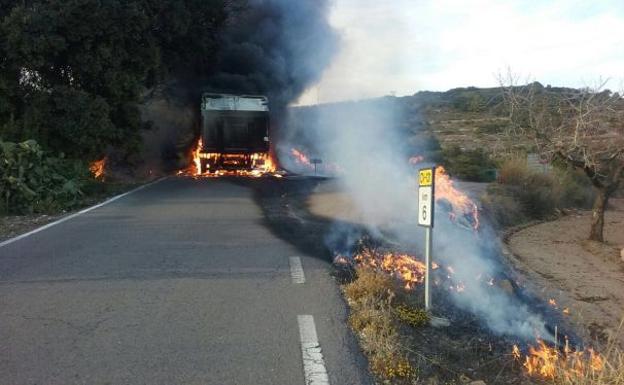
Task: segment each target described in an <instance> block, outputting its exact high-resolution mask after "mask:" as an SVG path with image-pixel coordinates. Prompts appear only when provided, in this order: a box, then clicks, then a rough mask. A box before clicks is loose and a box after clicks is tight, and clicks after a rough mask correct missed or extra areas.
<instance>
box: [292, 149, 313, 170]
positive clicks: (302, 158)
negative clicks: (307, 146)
mask: <svg viewBox="0 0 624 385" xmlns="http://www.w3.org/2000/svg"><path fill="white" fill-rule="evenodd" d="M290 154H291V155H292V156H293V158H295V162H297V163H299V164H301V165H304V166H308V167H312V163H310V159H309V158H308V157H307V156H306V155H305V154H304V153H303V152H301V151H299V150H297V149H296V148H293V149H291V150H290Z"/></svg>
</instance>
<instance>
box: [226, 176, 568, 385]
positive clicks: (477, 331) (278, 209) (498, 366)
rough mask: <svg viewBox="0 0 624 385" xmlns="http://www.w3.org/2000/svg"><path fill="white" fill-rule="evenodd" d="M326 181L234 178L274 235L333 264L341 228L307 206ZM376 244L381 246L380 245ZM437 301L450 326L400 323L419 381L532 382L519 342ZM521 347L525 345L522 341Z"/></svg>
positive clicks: (544, 309) (345, 270)
mask: <svg viewBox="0 0 624 385" xmlns="http://www.w3.org/2000/svg"><path fill="white" fill-rule="evenodd" d="M323 182H324V179H321V178H305V177H291V178H289V177H286V178H283V179H272V178H262V179H256V180H253V181H249V180H247V181H245V180H238V181H235V182H234V183H241V184H245V185H246V186H248V187H252V188H253V190H254V197H255V200H256V202H257V203H258V204H259V206H260V207H261V208H262V210H263V213H264V220H265V225H266V226H267V227H268V228H269V229H270V230H271V231H272V233H273V234H274V235H276V236H277V237H279V238H281V239H283V240H285V241H287V242H289V243H291V244H292V245H294V246H295V247H296V248H297V249H298V250H300V251H301V253H304V254H305V255H308V256H312V257H315V258H319V259H321V260H323V261H327V262H329V263H331V262H332V260H333V257H334V251H335V250H330V249H329V248H328V246H326V242H325V240H326V239H327V235H328V234H329V233H330V232H332V231H333V230H335V229H336V228H337V227H336V226H335V224H336V221H334V220H330V219H326V218H322V217H318V216H315V215H314V214H312V213H310V211H309V210H308V208H307V205H306V202H307V198H308V196H309V195H310V194H311V193H312V192H313V191H314V189H315V188H316V187H317V186H319V185H320V184H322V183H323ZM343 225H344V223H343ZM340 228H344V226H340ZM350 228H351V230H350V233H349V234H344V235H345V237H347V236H349V237H353V236H354V234H355V235H359V236H361V238H362V239H367V241H365V242H368V243H376V241H375V240H372V239H371V238H369V237H367V234H366V231H365V229H364V228H362V227H359V226H356V225H350ZM343 231H344V230H343ZM345 242H346V240H345ZM374 246H376V247H383V245H379V244H375V245H374ZM509 274H513V273H511V272H510V273H509ZM332 275H333V276H334V277H335V279H336V280H337V282H338V283H339V284H344V283H347V282H349V281H351V280H353V279H354V278H355V273H354V270H353V269H352V268H350V267H349V266H346V267H345V266H342V265H341V266H337V265H333V268H332ZM508 281H509V282H511V283H512V288H511V289H508V290H513V292H514V294H515V295H516V296H517V297H518V298H519V299H520V300H521V301H522V302H524V303H527V304H529V306H530V307H531V308H533V310H535V311H536V312H539V313H541V314H543V315H544V316H545V318H546V319H552V320H553V322H557V323H558V324H559V325H562V324H565V323H564V322H561V323H559V322H560V321H561V320H560V319H558V317H559V316H558V315H557V314H555V313H554V312H553V311H552V310H551V309H550V308H549V307H548V305H547V304H544V303H543V301H541V300H539V299H538V297H537V296H535V295H532V294H531V289H530V288H523V287H520V286H518V285H517V284H516V280H515V279H513V277H511V276H510V277H508ZM423 291H424V289H423V288H422V287H420V286H419V287H417V288H416V289H415V290H413V291H411V292H410V293H409V294H407V295H408V296H409V298H410V302H411V303H412V304H413V305H416V306H418V307H424V306H423V305H424V304H423V298H424V292H423ZM433 303H434V304H435V315H439V316H443V317H445V318H447V319H448V320H450V326H448V327H439V328H436V327H431V326H426V327H420V328H414V327H410V326H408V325H405V324H403V325H400V327H399V331H400V334H401V337H402V340H403V344H404V349H405V350H406V351H408V352H409V357H410V361H411V362H412V364H413V366H414V367H416V368H418V378H419V380H420V383H426V384H432V385H433V384H462V383H469V382H470V381H476V380H483V381H485V382H486V383H487V384H529V383H531V381H530V379H528V378H526V377H525V376H524V375H523V373H522V365H521V363H519V362H517V361H515V360H514V359H513V357H512V355H511V349H512V346H513V344H514V343H519V342H520V341H514V340H512V339H509V338H505V337H500V336H497V335H493V334H492V333H491V332H490V331H489V330H487V329H486V328H485V327H484V326H482V323H481V322H480V321H479V320H478V319H477V318H476V317H475V316H474V315H472V314H470V313H468V312H466V311H463V310H461V309H459V308H457V307H456V306H455V305H454V304H453V303H452V302H451V300H450V298H449V296H448V295H446V292H445V291H444V290H434V291H433ZM559 318H560V317H559ZM520 346H523V345H522V344H521V342H520ZM525 347H526V346H525ZM395 383H401V382H400V381H399V382H395Z"/></svg>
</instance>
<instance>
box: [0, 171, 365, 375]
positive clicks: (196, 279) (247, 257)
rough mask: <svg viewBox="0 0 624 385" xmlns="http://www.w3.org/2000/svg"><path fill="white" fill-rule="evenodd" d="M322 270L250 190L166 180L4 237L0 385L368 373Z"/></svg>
mask: <svg viewBox="0 0 624 385" xmlns="http://www.w3.org/2000/svg"><path fill="white" fill-rule="evenodd" d="M297 257H298V258H297ZM298 262H300V263H301V267H302V271H303V276H301V271H300V270H299V269H298V267H299V266H298ZM291 267H292V268H293V269H294V270H292V269H291ZM328 270H329V266H328V264H327V263H326V262H324V261H321V260H318V259H315V258H312V257H307V256H306V255H302V254H301V252H300V251H298V250H297V249H296V248H295V247H294V246H293V245H291V244H290V243H288V242H286V241H284V240H281V239H279V238H277V237H275V236H274V235H273V234H272V233H271V232H270V231H269V229H267V228H266V227H265V226H264V225H263V216H262V210H261V208H260V207H258V206H257V204H256V203H255V202H254V200H253V192H252V190H251V189H250V188H248V187H245V186H244V185H241V184H240V183H232V182H231V181H227V180H214V179H210V180H208V179H205V180H193V179H190V178H169V179H166V180H164V181H161V182H159V183H156V184H154V185H151V186H149V187H147V188H145V189H142V190H140V191H137V192H134V193H132V194H129V195H127V196H125V197H123V198H121V199H118V200H116V201H114V202H112V203H110V204H107V205H104V206H102V207H99V208H97V209H95V210H92V211H89V212H88V213H85V214H82V215H79V216H77V217H75V218H72V219H70V220H67V221H65V222H63V223H60V224H58V225H55V226H52V227H50V228H48V229H45V230H43V231H41V232H38V233H36V234H33V235H31V236H29V237H26V238H23V239H20V240H17V241H15V242H13V243H10V244H8V245H5V246H2V247H0V384H11V385H21V384H50V385H51V384H59V385H60V384H62V385H68V384H150V385H156V384H167V385H172V384H218V385H226V384H236V385H243V384H254V385H259V384H284V385H295V384H305V383H306V382H307V383H313V384H323V383H325V379H328V380H329V383H330V384H333V385H344V384H369V383H371V381H370V378H369V377H368V374H367V373H366V370H365V366H366V364H365V362H364V359H363V358H362V356H361V354H360V353H359V350H358V348H357V346H356V343H355V342H354V338H353V337H352V336H351V335H350V334H349V333H348V331H347V328H346V326H345V318H346V309H345V306H344V303H343V302H342V300H341V298H340V293H339V291H338V289H337V287H336V284H335V283H334V282H333V280H332V279H331V277H330V276H329V274H328ZM293 273H294V275H293ZM302 278H304V279H305V283H297V282H302V281H303V279H302ZM311 328H312V329H315V331H316V336H314V333H313V331H314V330H312V331H311V330H310V329H311ZM311 333H312V334H311ZM311 335H312V337H311ZM310 338H316V339H317V342H318V344H320V348H321V354H322V357H321V354H318V352H319V351H318V349H317V348H315V347H313V348H312V351H311V352H310V351H307V350H306V352H308V353H309V354H304V353H302V349H304V350H305V349H310V346H311V345H310ZM302 346H303V348H302ZM306 346H307V348H306ZM310 354H311V355H310ZM305 356H307V358H306V357H305ZM306 360H307V361H306ZM323 364H324V368H323ZM304 369H305V370H304ZM323 370H324V371H325V372H326V373H327V375H326V377H325V375H324V373H323ZM304 373H305V374H304Z"/></svg>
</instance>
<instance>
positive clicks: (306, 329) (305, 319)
mask: <svg viewBox="0 0 624 385" xmlns="http://www.w3.org/2000/svg"><path fill="white" fill-rule="evenodd" d="M297 323H298V324H299V338H300V339H301V354H302V360H303V377H304V379H305V383H306V385H329V377H328V375H327V369H326V368H325V360H324V359H323V353H322V352H321V345H320V344H319V342H318V336H317V334H316V325H315V324H314V317H313V316H311V315H298V316H297Z"/></svg>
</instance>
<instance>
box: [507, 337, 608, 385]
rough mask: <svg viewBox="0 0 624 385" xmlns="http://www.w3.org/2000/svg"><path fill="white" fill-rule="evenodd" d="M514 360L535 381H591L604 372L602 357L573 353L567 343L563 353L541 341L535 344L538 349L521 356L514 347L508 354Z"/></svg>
mask: <svg viewBox="0 0 624 385" xmlns="http://www.w3.org/2000/svg"><path fill="white" fill-rule="evenodd" d="M511 354H512V356H513V357H514V359H516V360H517V361H519V362H522V366H523V367H524V370H525V372H526V373H527V374H528V375H529V376H531V377H536V378H541V379H544V380H554V379H557V378H561V379H564V380H567V381H571V380H574V379H581V378H591V377H592V376H595V375H596V374H597V373H599V372H601V371H602V370H603V369H604V360H603V358H602V356H601V355H600V354H599V353H597V352H596V351H594V350H593V349H591V348H590V349H587V350H572V349H571V348H570V347H569V344H568V341H567V339H566V342H565V345H564V346H563V348H562V349H559V348H557V347H556V346H548V345H547V344H546V343H545V342H544V341H543V340H539V339H538V340H537V346H529V348H528V353H527V354H526V355H523V354H522V353H521V352H520V348H519V347H518V346H517V345H514V346H513V348H512V352H511Z"/></svg>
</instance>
